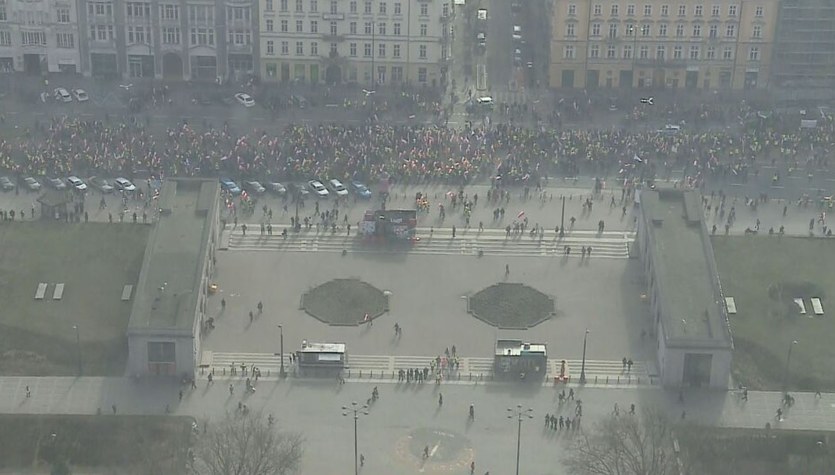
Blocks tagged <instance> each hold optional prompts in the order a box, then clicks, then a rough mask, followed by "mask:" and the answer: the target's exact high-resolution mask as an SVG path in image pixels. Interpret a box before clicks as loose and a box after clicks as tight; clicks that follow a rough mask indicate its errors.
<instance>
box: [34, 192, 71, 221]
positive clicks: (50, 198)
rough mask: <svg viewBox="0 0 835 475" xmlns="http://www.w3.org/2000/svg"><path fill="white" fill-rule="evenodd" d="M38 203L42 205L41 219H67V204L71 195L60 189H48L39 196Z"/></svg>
mask: <svg viewBox="0 0 835 475" xmlns="http://www.w3.org/2000/svg"><path fill="white" fill-rule="evenodd" d="M38 203H39V204H40V205H41V219H43V220H49V221H52V220H55V221H65V220H66V219H67V213H68V212H69V210H68V209H67V205H68V204H69V203H70V197H69V196H68V193H67V191H60V190H46V192H45V193H44V194H42V195H41V196H39V197H38Z"/></svg>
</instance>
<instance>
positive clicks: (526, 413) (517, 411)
mask: <svg viewBox="0 0 835 475" xmlns="http://www.w3.org/2000/svg"><path fill="white" fill-rule="evenodd" d="M532 412H533V409H531V408H527V409H522V405H521V404H517V405H516V407H515V408H510V407H508V408H507V418H508V419H513V418H514V417H515V418H516V421H517V424H518V425H517V426H516V475H519V452H520V450H521V448H522V419H523V418H525V417H527V418H528V419H533V414H531V413H532Z"/></svg>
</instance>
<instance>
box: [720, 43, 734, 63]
mask: <svg viewBox="0 0 835 475" xmlns="http://www.w3.org/2000/svg"><path fill="white" fill-rule="evenodd" d="M722 59H725V60H729V59H734V50H733V48H731V47H730V46H725V49H724V50H722Z"/></svg>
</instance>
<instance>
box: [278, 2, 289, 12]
mask: <svg viewBox="0 0 835 475" xmlns="http://www.w3.org/2000/svg"><path fill="white" fill-rule="evenodd" d="M279 2H280V3H279V4H278V9H279V10H281V11H283V12H286V11H288V10H290V8H289V7H288V6H287V2H288V0H279Z"/></svg>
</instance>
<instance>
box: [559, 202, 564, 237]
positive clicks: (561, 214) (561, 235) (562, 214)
mask: <svg viewBox="0 0 835 475" xmlns="http://www.w3.org/2000/svg"><path fill="white" fill-rule="evenodd" d="M563 237H565V195H562V212H561V213H560V238H563Z"/></svg>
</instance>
